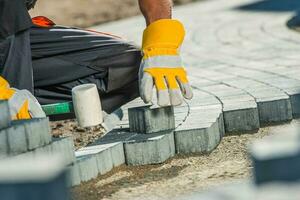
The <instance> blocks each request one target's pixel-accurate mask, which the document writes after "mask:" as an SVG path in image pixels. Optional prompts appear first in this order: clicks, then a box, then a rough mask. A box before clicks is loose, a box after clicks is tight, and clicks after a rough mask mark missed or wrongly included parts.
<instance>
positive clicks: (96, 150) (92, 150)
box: [75, 145, 113, 174]
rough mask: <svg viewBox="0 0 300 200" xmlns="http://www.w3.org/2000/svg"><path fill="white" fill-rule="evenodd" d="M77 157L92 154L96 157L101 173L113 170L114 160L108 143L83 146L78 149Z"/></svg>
mask: <svg viewBox="0 0 300 200" xmlns="http://www.w3.org/2000/svg"><path fill="white" fill-rule="evenodd" d="M75 154H76V157H86V156H92V157H95V158H96V162H97V169H98V172H99V173H100V174H105V173H107V172H109V171H110V170H112V168H113V161H112V155H111V152H110V147H108V146H107V145H95V146H89V147H83V148H81V149H79V150H78V151H76V153H75Z"/></svg>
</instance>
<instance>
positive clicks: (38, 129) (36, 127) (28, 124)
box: [13, 118, 52, 150]
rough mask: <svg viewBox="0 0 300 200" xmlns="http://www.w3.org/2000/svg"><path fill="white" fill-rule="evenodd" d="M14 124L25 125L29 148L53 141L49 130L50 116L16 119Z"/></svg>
mask: <svg viewBox="0 0 300 200" xmlns="http://www.w3.org/2000/svg"><path fill="white" fill-rule="evenodd" d="M13 124H18V125H24V126H25V131H26V139H27V148H28V149H29V150H33V149H36V148H38V147H41V146H44V145H47V144H49V143H50V142H51V139H52V136H51V134H50V130H49V120H48V118H40V119H38V118H34V119H30V120H17V121H14V122H13Z"/></svg>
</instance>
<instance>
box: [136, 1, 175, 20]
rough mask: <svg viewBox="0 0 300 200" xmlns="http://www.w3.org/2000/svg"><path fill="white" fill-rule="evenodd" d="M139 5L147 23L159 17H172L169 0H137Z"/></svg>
mask: <svg viewBox="0 0 300 200" xmlns="http://www.w3.org/2000/svg"><path fill="white" fill-rule="evenodd" d="M139 5H140V9H141V11H142V13H143V15H144V17H145V19H146V23H147V25H149V24H151V23H152V22H154V21H157V20H159V19H171V17H172V1H171V0H139Z"/></svg>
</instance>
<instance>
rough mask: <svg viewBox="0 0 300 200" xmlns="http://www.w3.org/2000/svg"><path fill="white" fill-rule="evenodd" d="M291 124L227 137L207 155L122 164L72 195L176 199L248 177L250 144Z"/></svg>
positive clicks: (94, 199) (92, 198) (82, 197)
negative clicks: (139, 163) (137, 164)
mask: <svg viewBox="0 0 300 200" xmlns="http://www.w3.org/2000/svg"><path fill="white" fill-rule="evenodd" d="M293 123H295V121H294V122H293ZM293 123H292V124H293ZM298 123H299V122H298ZM289 126H291V125H289V124H287V125H277V126H272V127H266V128H263V129H260V130H259V132H258V133H255V134H244V135H237V136H228V137H225V138H224V139H223V140H222V142H221V143H220V145H219V146H218V147H217V149H215V150H214V151H213V152H212V153H210V154H207V155H190V156H188V157H182V156H177V157H175V158H173V159H171V160H169V161H168V162H167V163H165V164H162V165H152V166H142V167H129V166H121V167H119V168H117V169H114V170H113V171H112V172H110V173H109V174H106V175H105V176H100V177H98V178H97V179H95V180H92V181H90V182H87V183H84V184H82V185H80V186H78V187H74V188H73V190H72V194H73V199H74V200H75V199H76V200H86V199H88V200H98V199H105V200H116V199H118V200H123V199H124V200H125V199H174V198H175V197H178V196H181V195H184V194H189V193H192V192H195V191H202V190H205V189H207V188H211V187H213V186H216V185H220V184H222V183H225V182H231V181H236V180H239V179H245V178H249V177H251V176H252V166H251V161H250V160H249V157H248V153H247V147H248V144H249V143H250V142H252V141H253V140H256V139H259V138H263V137H265V136H267V135H271V134H277V133H280V132H282V130H287V128H288V127H289Z"/></svg>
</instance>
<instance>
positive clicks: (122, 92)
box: [2, 25, 141, 113]
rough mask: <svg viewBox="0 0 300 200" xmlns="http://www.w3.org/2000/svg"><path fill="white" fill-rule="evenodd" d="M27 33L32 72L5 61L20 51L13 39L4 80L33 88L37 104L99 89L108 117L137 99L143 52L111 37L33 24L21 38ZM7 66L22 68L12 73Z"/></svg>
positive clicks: (50, 102)
mask: <svg viewBox="0 0 300 200" xmlns="http://www.w3.org/2000/svg"><path fill="white" fill-rule="evenodd" d="M26 34H28V35H29V41H30V47H31V52H30V53H31V58H32V60H31V61H26V62H27V65H30V62H32V69H26V70H25V69H23V70H21V69H19V68H21V65H22V64H20V65H16V64H18V63H14V62H16V60H15V59H12V61H9V58H12V57H14V56H13V55H15V54H13V50H14V49H16V48H17V49H18V48H19V47H18V46H17V47H16V46H14V45H13V44H12V43H13V41H15V40H16V38H17V36H18V35H17V36H16V38H13V39H11V42H10V50H9V51H7V53H6V54H7V55H8V56H7V58H8V59H6V61H7V62H5V65H4V69H2V71H3V72H2V75H3V76H4V77H6V78H7V79H8V80H9V81H11V82H12V83H11V85H12V86H15V87H17V88H18V87H19V88H21V89H22V86H24V84H23V83H25V82H27V83H26V84H25V85H28V87H29V88H27V87H23V88H25V89H29V90H30V87H31V85H33V86H32V87H33V93H34V95H35V96H36V97H37V99H38V101H39V102H40V103H41V104H52V103H59V102H66V101H71V100H72V95H71V90H72V88H73V87H75V86H77V85H80V84H85V83H94V84H96V85H97V88H98V91H99V94H100V98H101V102H102V108H103V110H105V111H106V112H108V113H111V112H112V111H114V110H115V109H117V108H119V107H120V106H122V105H123V104H125V103H127V102H129V101H131V100H132V99H134V98H136V97H138V96H139V92H138V70H139V65H140V61H141V52H140V50H139V48H137V47H135V46H134V45H132V44H130V43H128V42H126V41H124V40H123V39H121V38H118V37H116V36H112V35H109V34H105V33H98V32H93V31H87V30H81V29H76V28H70V27H63V26H52V27H40V26H36V25H35V26H33V27H32V28H31V29H30V30H28V32H26V31H24V32H23V33H20V34H19V37H26ZM25 40H26V39H25ZM22 41H23V42H24V39H23V40H22ZM17 44H18V43H17ZM25 46H26V45H25ZM20 48H21V47H20ZM22 48H25V47H24V45H23V47H22ZM10 51H12V54H10V53H9V52H10ZM24 51H28V50H26V49H25V50H24ZM24 51H22V52H24ZM8 61H9V62H8ZM24 62H25V61H24ZM26 62H25V63H26ZM10 63H11V64H10ZM27 65H26V66H27ZM11 66H20V67H15V68H17V69H13V68H11ZM22 68H26V67H24V66H22ZM27 68H28V67H27ZM20 70H21V71H25V72H24V76H23V75H22V74H19V72H20ZM30 73H32V77H30V75H29V74H30ZM25 74H26V75H25ZM9 76H14V77H11V78H9ZM14 79H15V80H14ZM20 79H29V80H27V81H20ZM30 79H32V84H31V83H30V82H31V81H30Z"/></svg>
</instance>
